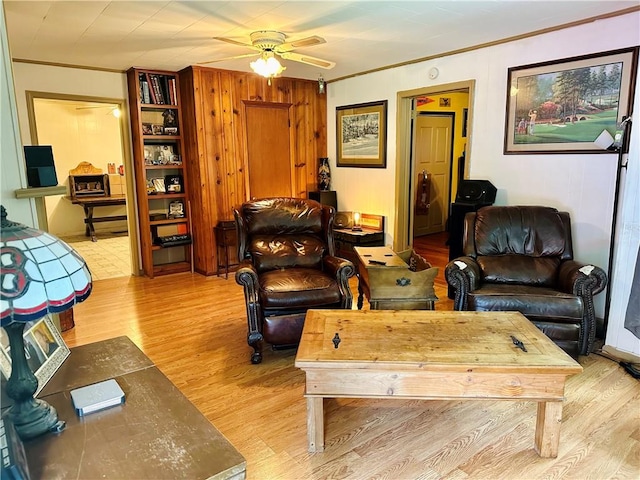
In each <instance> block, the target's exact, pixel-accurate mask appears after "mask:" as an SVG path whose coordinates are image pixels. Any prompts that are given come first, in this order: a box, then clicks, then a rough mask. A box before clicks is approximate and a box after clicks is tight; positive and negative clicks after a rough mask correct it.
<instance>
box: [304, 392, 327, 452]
mask: <svg viewBox="0 0 640 480" xmlns="http://www.w3.org/2000/svg"><path fill="white" fill-rule="evenodd" d="M323 403H324V398H322V397H307V441H308V442H309V452H312V453H313V452H322V451H324V411H323Z"/></svg>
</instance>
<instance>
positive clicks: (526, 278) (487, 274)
mask: <svg viewBox="0 0 640 480" xmlns="http://www.w3.org/2000/svg"><path fill="white" fill-rule="evenodd" d="M477 261H478V265H480V268H481V269H482V275H483V281H484V282H491V283H511V284H527V285H534V286H540V287H542V286H544V287H553V286H555V285H556V283H557V279H558V266H559V265H560V258H559V257H527V256H525V255H500V256H497V257H478V258H477Z"/></svg>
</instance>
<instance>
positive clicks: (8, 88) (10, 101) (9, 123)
mask: <svg viewBox="0 0 640 480" xmlns="http://www.w3.org/2000/svg"><path fill="white" fill-rule="evenodd" d="M0 44H1V45H0V47H2V48H1V49H0V55H2V68H1V71H0V139H1V141H0V152H1V153H0V154H1V155H2V157H1V159H2V168H1V169H0V183H1V184H2V193H1V195H0V198H1V200H2V205H4V207H5V208H6V209H7V213H8V215H7V217H8V218H9V220H13V221H14V222H19V223H24V224H25V225H28V226H30V227H37V226H38V220H37V218H38V217H37V214H36V210H35V204H34V203H32V202H31V201H29V200H18V199H17V198H16V197H15V193H14V192H15V191H16V190H18V189H20V188H26V187H27V177H26V173H25V164H24V156H23V153H22V144H21V142H20V131H19V127H18V117H17V115H16V104H15V94H14V87H13V78H12V70H11V55H10V53H9V46H8V43H7V29H6V27H5V20H4V9H3V8H1V7H0Z"/></svg>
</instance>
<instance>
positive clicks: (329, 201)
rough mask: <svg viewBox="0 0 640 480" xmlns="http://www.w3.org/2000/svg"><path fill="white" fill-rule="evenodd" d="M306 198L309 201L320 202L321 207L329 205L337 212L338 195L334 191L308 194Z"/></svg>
mask: <svg viewBox="0 0 640 480" xmlns="http://www.w3.org/2000/svg"><path fill="white" fill-rule="evenodd" d="M308 196H309V198H310V199H311V200H315V201H316V202H320V203H321V204H322V205H330V206H332V207H333V208H334V209H335V210H336V211H337V210H338V195H337V194H336V192H335V191H334V190H320V191H319V192H309V193H308Z"/></svg>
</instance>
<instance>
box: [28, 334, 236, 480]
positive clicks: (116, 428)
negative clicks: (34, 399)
mask: <svg viewBox="0 0 640 480" xmlns="http://www.w3.org/2000/svg"><path fill="white" fill-rule="evenodd" d="M110 378H115V379H116V381H117V382H118V384H119V385H120V387H121V388H122V390H123V391H124V393H125V396H126V399H125V403H124V404H123V405H119V406H116V407H111V408H109V409H107V410H103V411H101V412H95V413H92V414H89V415H86V416H84V417H78V416H77V415H76V413H75V411H74V408H73V404H72V402H71V398H70V396H69V391H70V390H71V389H74V388H77V387H81V386H85V385H88V384H91V383H97V382H100V381H103V380H108V379H110ZM212 395H215V392H212ZM39 397H40V398H43V399H44V400H46V401H47V402H49V403H50V404H51V405H53V406H54V407H55V408H56V410H57V411H58V417H59V418H60V419H61V420H64V421H66V423H67V426H66V429H65V430H64V431H63V432H62V433H60V434H58V435H55V434H47V435H43V436H41V437H39V438H36V439H33V440H29V441H26V442H24V447H25V452H26V456H27V462H28V464H29V471H30V475H31V478H32V479H34V480H35V479H58V478H60V479H62V478H74V479H98V478H100V479H110V478H112V479H123V478H135V479H164V478H166V479H175V478H189V479H205V478H212V479H233V480H238V479H244V478H245V472H246V461H245V459H244V458H243V456H242V455H241V454H240V453H239V452H238V451H237V450H236V449H235V448H234V447H233V446H232V445H231V444H230V443H229V442H228V440H227V439H226V438H225V437H224V436H223V435H222V434H221V433H220V432H218V430H216V428H215V427H214V426H213V425H212V424H211V423H210V422H209V421H208V420H207V418H206V417H205V416H204V415H202V413H200V412H199V411H198V409H197V408H196V407H195V406H194V405H193V404H192V403H191V402H190V401H189V400H188V399H187V398H186V397H185V396H184V395H183V394H182V393H181V392H180V391H179V390H178V389H177V388H176V387H175V385H173V383H171V381H169V379H168V378H167V377H165V376H164V375H163V374H162V372H161V371H160V370H158V368H157V367H155V366H154V365H153V363H152V362H151V360H150V359H149V358H148V357H147V356H146V355H144V353H142V351H140V350H139V349H138V347H136V345H135V344H134V343H133V342H131V340H129V338H127V337H118V338H114V339H110V340H105V341H102V342H97V343H93V344H89V345H84V346H80V347H76V348H73V349H71V355H70V356H69V358H67V360H66V361H65V362H64V364H63V365H62V366H61V368H60V369H59V370H58V372H56V374H55V375H54V377H53V378H52V379H51V381H50V382H49V383H48V384H47V385H46V386H45V388H44V389H43V390H42V392H41V394H40V395H39Z"/></svg>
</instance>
